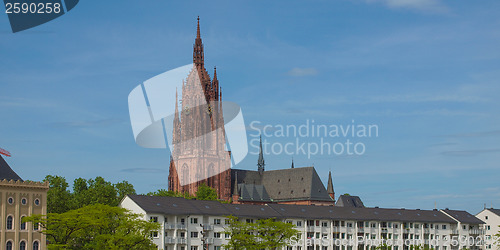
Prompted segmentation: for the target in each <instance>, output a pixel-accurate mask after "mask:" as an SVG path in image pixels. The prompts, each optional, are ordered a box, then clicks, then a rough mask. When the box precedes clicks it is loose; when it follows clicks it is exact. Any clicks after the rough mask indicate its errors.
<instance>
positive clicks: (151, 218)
mask: <svg viewBox="0 0 500 250" xmlns="http://www.w3.org/2000/svg"><path fill="white" fill-rule="evenodd" d="M149 221H151V222H158V216H150V217H149Z"/></svg>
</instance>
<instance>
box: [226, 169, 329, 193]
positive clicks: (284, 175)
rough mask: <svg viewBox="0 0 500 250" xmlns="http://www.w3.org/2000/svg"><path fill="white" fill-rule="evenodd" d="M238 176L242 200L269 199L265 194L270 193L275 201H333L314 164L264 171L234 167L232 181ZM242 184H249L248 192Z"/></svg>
mask: <svg viewBox="0 0 500 250" xmlns="http://www.w3.org/2000/svg"><path fill="white" fill-rule="evenodd" d="M236 173H237V174H236ZM236 176H237V178H238V180H237V183H238V188H240V199H241V200H249V201H251V200H253V201H255V200H261V199H265V198H266V197H265V194H267V195H268V196H269V198H270V199H271V200H272V201H275V202H276V201H294V200H314V201H332V198H331V197H330V196H329V195H328V193H327V191H326V189H325V186H324V185H323V183H322V182H321V179H320V178H319V176H318V173H317V172H316V170H315V169H314V167H302V168H288V169H280V170H270V171H264V172H262V174H261V173H259V172H258V171H252V170H242V169H232V170H231V179H232V183H234V181H235V178H236ZM242 184H244V185H242ZM241 187H245V188H246V190H248V192H247V193H243V192H242V191H243V189H241ZM233 188H234V187H233ZM250 190H252V192H250Z"/></svg>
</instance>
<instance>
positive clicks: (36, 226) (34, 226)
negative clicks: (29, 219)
mask: <svg viewBox="0 0 500 250" xmlns="http://www.w3.org/2000/svg"><path fill="white" fill-rule="evenodd" d="M33 231H38V223H33Z"/></svg>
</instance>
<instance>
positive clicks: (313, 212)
mask: <svg viewBox="0 0 500 250" xmlns="http://www.w3.org/2000/svg"><path fill="white" fill-rule="evenodd" d="M128 197H130V198H131V199H132V200H133V201H134V202H135V203H136V204H137V205H138V206H140V207H141V208H142V209H144V210H145V211H146V212H147V213H158V214H173V215H218V216H227V215H234V216H236V217H246V218H283V219H286V218H289V219H293V218H301V219H327V220H352V221H399V222H424V223H425V222H429V223H435V222H440V223H451V224H456V223H457V222H456V221H455V220H454V219H452V218H451V217H450V216H447V215H445V214H444V213H442V212H440V211H438V210H419V209H391V208H356V207H334V206H314V205H309V206H307V205H286V204H275V203H271V204H267V205H250V204H222V203H220V202H218V201H201V200H187V199H184V198H179V197H162V196H144V195H128ZM441 211H443V210H441ZM458 212H460V214H461V216H464V217H466V218H469V217H468V216H467V215H469V216H471V217H474V216H473V215H470V214H469V213H467V212H465V211H458ZM471 224H472V223H471Z"/></svg>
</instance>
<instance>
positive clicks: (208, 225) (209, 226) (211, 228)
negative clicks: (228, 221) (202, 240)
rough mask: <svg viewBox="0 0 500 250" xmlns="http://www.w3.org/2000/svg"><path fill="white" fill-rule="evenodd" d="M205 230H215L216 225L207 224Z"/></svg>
mask: <svg viewBox="0 0 500 250" xmlns="http://www.w3.org/2000/svg"><path fill="white" fill-rule="evenodd" d="M203 230H205V231H208V230H214V225H210V224H205V225H203Z"/></svg>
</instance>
